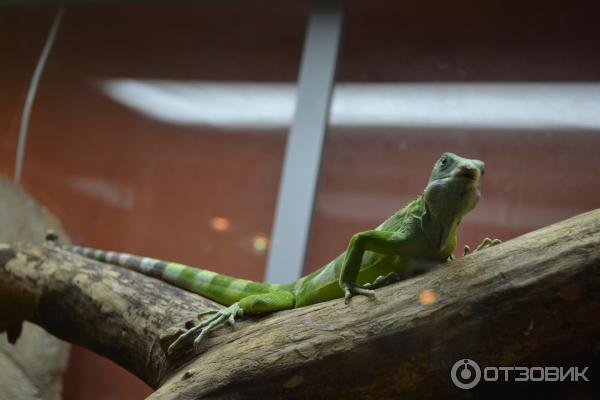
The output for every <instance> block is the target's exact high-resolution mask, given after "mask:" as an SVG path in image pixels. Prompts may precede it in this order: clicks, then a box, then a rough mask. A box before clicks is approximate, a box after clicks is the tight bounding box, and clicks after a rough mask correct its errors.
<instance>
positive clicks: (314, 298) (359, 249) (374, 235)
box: [67, 153, 499, 353]
mask: <svg viewBox="0 0 600 400" xmlns="http://www.w3.org/2000/svg"><path fill="white" fill-rule="evenodd" d="M483 172H484V163H483V162H482V161H479V160H470V159H466V158H462V157H459V156H457V155H456V154H452V153H444V154H443V155H442V156H441V157H440V159H439V160H438V161H437V162H436V163H435V165H434V167H433V171H432V173H431V176H430V178H429V182H428V184H427V186H426V187H425V190H424V192H423V194H421V195H420V196H418V197H417V198H416V199H415V200H413V201H412V202H411V203H409V204H408V205H406V206H405V207H404V208H402V209H400V210H399V211H398V212H396V213H395V214H394V215H392V216H391V217H390V218H388V219H387V220H386V221H384V222H383V223H382V224H381V225H379V226H378V227H377V228H375V229H374V230H369V231H364V232H360V233H357V234H355V235H354V236H353V237H352V239H351V240H350V244H349V245H348V248H347V249H346V251H345V252H344V253H342V254H340V255H339V256H338V257H337V258H336V259H334V260H333V261H331V262H330V263H328V264H327V265H325V266H323V267H321V268H320V269H318V270H316V271H315V272H313V273H311V274H308V275H306V276H304V277H302V278H300V279H299V280H297V281H296V282H292V283H290V284H287V285H279V284H269V283H259V282H253V281H249V280H244V279H237V278H233V277H229V276H225V275H220V274H217V273H215V272H211V271H207V270H203V269H199V268H194V267H190V266H186V265H182V264H177V263H171V262H166V261H161V260H156V259H152V258H148V257H137V256H134V255H131V254H124V253H115V252H106V251H102V250H94V249H88V248H82V247H77V246H67V248H69V249H70V250H73V251H75V252H78V253H80V254H82V255H84V256H86V257H90V258H94V259H97V260H99V261H105V262H109V263H113V264H117V265H121V266H124V267H127V268H130V269H133V270H135V271H138V272H141V273H143V274H146V275H150V276H153V277H156V278H158V279H161V280H164V281H166V282H169V283H171V284H173V285H175V286H178V287H180V288H182V289H186V290H189V291H191V292H194V293H197V294H199V295H201V296H204V297H208V298H209V299H212V300H214V301H216V302H218V303H220V304H223V305H225V306H228V307H227V308H225V309H222V310H219V311H215V312H209V313H210V314H214V315H212V316H211V317H209V318H206V319H204V320H203V321H202V322H201V323H200V324H199V325H197V326H196V327H193V328H191V329H189V330H187V331H183V332H182V334H181V335H180V336H179V337H178V338H177V339H176V340H175V341H174V342H173V343H172V344H171V346H170V347H169V350H168V351H169V353H172V352H173V350H175V349H176V348H178V347H180V346H181V345H182V344H183V343H185V341H186V339H188V338H190V337H193V338H194V350H195V351H196V352H197V351H199V349H200V346H199V345H200V343H201V341H202V339H203V338H204V336H205V335H206V334H207V333H208V332H209V331H211V330H213V329H214V328H215V327H216V326H218V325H220V324H222V323H225V322H227V323H230V324H233V323H234V321H235V319H236V318H237V317H240V316H242V315H252V314H262V313H268V312H273V311H279V310H287V309H292V308H297V307H303V306H307V305H310V304H314V303H319V302H323V301H327V300H332V299H337V298H342V297H343V298H345V301H346V303H348V301H349V300H350V298H351V297H352V296H353V295H356V294H361V295H367V296H373V295H374V292H373V289H375V288H377V287H380V286H384V285H387V284H389V283H391V282H394V281H398V280H402V279H406V278H408V277H410V276H413V275H415V274H418V273H422V272H425V271H426V270H427V269H429V268H430V267H428V266H432V265H434V264H437V263H439V262H443V261H446V260H448V259H449V258H451V257H452V254H453V252H454V250H455V248H456V242H457V239H456V232H457V229H458V225H459V224H460V221H461V219H462V218H463V216H464V215H465V214H466V213H467V212H469V211H470V210H472V209H473V208H474V207H475V205H476V204H477V202H478V200H479V188H480V184H481V177H482V175H483ZM497 243H499V241H498V240H493V241H492V240H490V239H486V240H484V242H483V243H482V244H481V245H480V246H478V247H477V249H476V250H480V249H482V248H485V247H488V246H491V245H494V244H497ZM468 252H470V250H469V249H468V248H465V254H467V253H468ZM209 313H206V314H209ZM203 315H205V314H203ZM203 315H201V316H203Z"/></svg>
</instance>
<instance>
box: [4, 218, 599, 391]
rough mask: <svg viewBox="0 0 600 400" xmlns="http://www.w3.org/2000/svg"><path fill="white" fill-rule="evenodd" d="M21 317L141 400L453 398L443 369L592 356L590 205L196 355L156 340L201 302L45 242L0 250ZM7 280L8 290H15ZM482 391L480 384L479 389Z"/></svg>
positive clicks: (247, 329) (594, 239)
mask: <svg viewBox="0 0 600 400" xmlns="http://www.w3.org/2000/svg"><path fill="white" fill-rule="evenodd" d="M7 287H9V288H13V290H12V295H13V296H16V297H18V296H21V297H26V298H27V297H28V298H31V299H33V300H30V301H26V302H24V303H26V304H32V320H33V321H34V322H35V323H37V324H39V325H41V326H43V327H44V328H45V329H47V330H48V331H50V332H52V333H53V334H55V335H57V336H59V337H61V338H64V339H67V340H69V341H72V342H76V343H78V344H82V345H84V346H86V347H88V348H90V349H92V350H94V351H96V352H98V353H100V354H103V355H105V356H107V357H109V358H111V359H112V360H114V361H116V362H118V363H119V364H121V365H123V366H124V367H125V368H127V369H129V370H130V371H132V372H133V373H135V374H137V375H138V376H140V377H141V378H142V379H144V380H145V381H146V382H148V383H149V384H150V385H152V386H153V387H155V388H158V389H157V391H156V392H155V393H154V394H153V395H151V396H150V398H151V399H153V400H157V399H161V400H162V399H199V398H210V399H220V398H227V399H246V398H248V399H250V398H266V399H268V398H344V397H346V398H350V397H351V398H373V399H382V398H405V397H408V398H411V397H420V398H421V397H440V396H450V397H452V396H453V395H454V396H456V395H458V394H459V390H458V389H456V388H455V387H454V386H453V385H452V383H451V382H450V368H451V366H452V365H453V364H454V363H455V362H456V361H457V360H460V359H463V358H471V359H474V360H476V361H477V362H478V363H479V364H480V365H482V366H486V365H487V366H502V365H556V364H557V363H560V362H561V361H565V360H583V359H586V357H588V358H589V357H593V356H594V354H596V355H597V353H598V351H599V349H600V344H599V342H598V340H599V338H600V319H599V318H598V317H597V316H598V315H600V210H595V211H592V212H589V213H586V214H582V215H580V216H577V217H574V218H571V219H569V220H566V221H563V222H561V223H558V224H555V225H552V226H550V227H547V228H544V229H540V230H538V231H535V232H532V233H529V234H527V235H524V236H521V237H519V238H516V239H513V240H511V241H508V242H506V243H503V244H501V245H499V246H496V247H494V248H491V249H487V250H484V251H481V252H478V253H475V254H472V255H469V256H467V257H465V258H462V259H459V260H456V261H453V262H450V263H447V264H445V265H444V266H443V267H441V268H439V269H437V270H435V271H433V272H431V273H428V274H426V275H422V276H420V277H417V278H414V279H411V280H407V281H404V282H400V283H398V284H394V285H391V286H388V287H385V288H382V289H379V290H378V291H377V296H376V298H375V299H369V298H365V297H355V298H353V299H352V301H351V303H350V304H349V305H345V304H344V302H343V301H342V300H338V301H331V302H327V303H321V304H316V305H314V306H310V307H304V308H300V309H297V310H291V311H285V312H279V313H274V314H271V315H268V316H264V317H261V318H253V319H251V320H247V321H244V322H242V323H240V324H238V325H237V326H236V329H231V328H229V327H223V328H222V329H220V330H218V331H217V332H214V333H213V334H212V335H210V336H209V337H208V338H207V340H206V341H205V343H204V347H205V350H204V352H203V353H202V354H200V355H198V356H197V357H194V358H191V359H189V358H188V359H187V360H188V361H186V362H185V363H184V364H182V362H183V361H184V360H185V357H186V356H187V355H177V357H176V358H175V359H171V360H170V359H168V358H167V357H165V355H164V352H163V351H162V347H161V338H162V342H163V343H166V342H168V341H169V336H168V333H169V332H170V331H171V332H172V328H173V327H175V326H183V325H184V324H185V322H186V321H190V320H192V319H193V316H194V314H195V313H197V312H199V311H201V310H202V309H203V308H204V307H209V306H211V304H210V303H209V302H207V301H205V300H203V299H201V298H200V297H198V296H195V295H192V294H189V293H186V292H183V291H181V290H178V289H176V288H172V287H170V286H169V285H166V284H163V283H161V282H159V281H156V280H154V279H151V278H146V277H142V276H140V275H139V274H136V273H133V272H130V271H127V270H124V269H122V268H118V267H111V266H107V265H103V264H99V263H95V262H93V261H87V260H84V259H82V258H79V257H77V256H75V255H69V254H67V253H65V252H63V251H62V250H60V249H56V248H53V247H51V246H46V247H44V248H39V247H35V246H28V245H12V246H9V245H4V246H2V247H1V248H0V291H2V290H6V288H7ZM15 288H16V289H15ZM482 390H485V387H483V389H482Z"/></svg>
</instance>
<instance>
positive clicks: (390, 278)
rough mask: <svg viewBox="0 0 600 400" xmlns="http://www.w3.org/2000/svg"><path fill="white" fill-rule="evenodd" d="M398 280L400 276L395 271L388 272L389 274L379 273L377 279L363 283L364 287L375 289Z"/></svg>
mask: <svg viewBox="0 0 600 400" xmlns="http://www.w3.org/2000/svg"><path fill="white" fill-rule="evenodd" d="M398 281H400V276H399V275H398V274H397V273H396V272H390V273H389V274H386V275H379V276H378V277H377V279H375V280H374V281H373V282H371V283H366V284H365V285H364V288H365V289H377V288H380V287H383V286H387V285H389V284H390V283H394V282H398Z"/></svg>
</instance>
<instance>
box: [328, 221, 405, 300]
mask: <svg viewBox="0 0 600 400" xmlns="http://www.w3.org/2000/svg"><path fill="white" fill-rule="evenodd" d="M406 243H407V240H406V237H404V236H403V235H400V234H398V233H397V232H388V231H376V230H373V231H365V232H360V233H357V234H355V235H354V236H352V240H350V244H349V245H348V249H347V250H346V257H345V259H344V263H343V265H342V271H341V273H340V279H339V283H340V287H341V288H342V290H343V291H344V300H345V302H346V304H348V302H349V301H350V298H351V297H352V296H353V295H355V294H362V295H365V296H374V295H375V292H374V291H373V290H371V289H370V288H371V287H373V288H374V287H379V286H382V285H381V283H382V281H381V280H379V278H378V279H376V280H375V282H373V284H371V285H370V287H368V286H360V285H357V284H356V278H357V277H358V273H359V272H360V267H361V264H362V258H363V255H364V253H365V251H368V250H369V251H374V252H376V253H381V254H388V255H395V254H400V253H402V252H403V251H404V250H405V245H406ZM382 279H384V280H387V279H391V278H390V277H382ZM378 281H379V282H378ZM373 285H375V286H373Z"/></svg>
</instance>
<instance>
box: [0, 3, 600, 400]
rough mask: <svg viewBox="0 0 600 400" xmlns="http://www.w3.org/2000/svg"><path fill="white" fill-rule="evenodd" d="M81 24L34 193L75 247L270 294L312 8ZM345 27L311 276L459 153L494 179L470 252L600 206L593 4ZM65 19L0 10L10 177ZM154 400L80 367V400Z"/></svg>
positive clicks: (407, 8) (128, 382) (141, 11)
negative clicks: (246, 282)
mask: <svg viewBox="0 0 600 400" xmlns="http://www.w3.org/2000/svg"><path fill="white" fill-rule="evenodd" d="M13 3H14V2H13ZM75 3H78V2H75ZM83 3H84V4H69V5H67V6H66V8H65V9H64V14H63V15H62V20H61V21H60V25H59V27H58V31H57V35H56V38H55V41H54V43H53V45H52V48H51V51H50V53H49V56H48V59H47V63H46V66H45V69H44V70H43V74H42V75H41V79H40V83H39V88H38V91H37V95H36V97H35V101H34V103H33V108H32V112H31V117H30V123H29V130H28V134H27V142H26V146H25V148H24V153H23V155H22V173H21V176H20V182H21V184H22V185H23V186H24V187H25V188H26V189H27V190H28V191H29V192H30V193H32V194H33V195H34V196H35V197H36V198H37V199H38V200H39V201H41V202H42V203H44V204H45V205H46V206H47V207H48V208H49V209H50V210H51V211H52V212H53V213H54V214H56V215H57V216H58V217H59V218H60V219H61V221H62V222H63V224H64V226H65V228H66V230H67V232H68V234H69V235H70V237H71V238H72V240H73V242H75V243H77V244H81V245H87V246H92V247H99V248H105V249H112V250H116V251H127V252H130V253H134V254H142V255H146V256H151V257H155V258H161V259H166V260H171V261H178V262H182V263H186V264H191V265H197V266H202V267H206V268H208V269H211V270H214V271H218V272H220V273H225V274H230V275H235V276H238V277H242V278H247V279H254V280H263V279H264V278H265V271H266V265H267V256H268V253H269V250H270V245H271V240H272V232H273V224H274V215H275V210H276V207H277V201H278V191H279V185H280V178H281V176H282V168H283V165H284V157H286V141H287V139H288V132H289V130H290V127H291V126H292V123H293V121H294V111H295V104H296V94H297V93H298V85H297V80H298V76H299V72H300V65H301V62H302V55H303V46H304V40H305V35H306V31H307V23H308V20H309V15H310V13H311V6H312V2H309V1H299V0H284V1H278V2H275V1H266V0H252V1H225V2H217V1H195V2H191V1H168V2H167V1H132V2H100V3H90V4H87V3H85V2H83ZM0 4H1V3H0ZM344 8H345V18H344V29H343V35H342V39H341V42H340V47H339V57H338V64H337V77H336V82H335V89H334V93H333V97H332V102H331V110H330V113H329V121H330V124H329V129H328V132H327V136H326V137H325V141H324V147H323V156H322V161H321V163H320V169H319V173H318V178H319V182H318V186H317V188H316V195H315V204H314V214H313V217H312V228H311V230H310V236H309V238H308V246H307V250H306V256H305V260H306V261H305V262H304V263H303V268H304V272H310V271H312V270H314V269H316V268H318V267H320V266H321V265H323V264H324V263H326V262H327V261H329V260H330V259H332V258H333V257H335V256H336V255H338V254H339V253H340V252H342V251H343V250H344V249H345V246H346V244H347V242H348V240H349V238H350V236H351V235H352V234H353V233H355V232H357V231H361V230H366V229H370V228H373V227H375V226H377V225H378V224H379V223H380V222H381V221H382V220H383V219H385V218H386V217H388V216H389V215H391V214H392V213H393V212H394V211H396V210H397V209H398V208H400V207H402V206H403V205H404V204H405V203H406V202H408V201H409V200H411V199H412V198H414V197H415V196H416V195H417V194H419V193H420V192H421V191H422V190H423V188H424V186H425V183H426V181H427V178H428V176H429V173H430V171H431V167H432V165H433V163H434V162H435V160H436V159H437V158H438V157H439V156H440V154H441V153H442V152H444V151H452V152H455V153H458V154H460V155H463V156H466V157H470V158H478V159H481V160H484V161H485V162H486V175H485V178H484V182H483V185H482V199H481V201H480V203H479V206H478V207H477V208H476V209H475V210H474V211H473V212H472V213H471V214H469V215H468V216H467V218H466V219H465V221H464V222H463V224H462V225H461V231H460V236H459V239H460V243H459V249H460V248H462V246H463V245H464V244H465V243H468V244H470V245H475V244H477V243H479V241H480V240H481V239H482V238H483V237H485V236H491V237H498V238H500V239H503V240H508V239H510V238H513V237H515V236H517V235H520V234H522V233H524V232H528V231H531V230H534V229H536V228H540V227H542V226H545V225H548V224H551V223H554V222H557V221H560V220H562V219H565V218H568V217H570V216H573V215H576V214H579V213H582V212H584V211H587V210H591V209H594V208H597V207H599V206H600V179H599V178H600V176H599V171H600V24H598V19H597V15H598V11H600V7H598V5H597V3H595V2H589V1H572V2H569V3H568V4H566V3H564V2H561V1H553V0H552V1H545V2H539V1H529V0H525V1H512V0H509V1H499V0H498V1H496V0H494V1H487V2H480V1H475V0H472V1H470V0H458V1H453V2H439V1H419V2H417V1H413V2H398V1H378V2H372V1H371V2H369V1H366V0H351V1H348V2H346V4H345V7H344ZM58 9H59V8H58V6H57V5H56V4H35V2H33V3H31V2H29V3H28V4H25V5H23V4H21V5H19V4H17V5H15V4H9V5H3V6H1V7H0V54H2V61H1V62H0V172H1V173H2V174H4V175H6V176H8V177H13V176H14V175H15V169H16V165H17V159H18V158H19V157H20V156H19V155H18V152H17V144H18V142H19V128H20V124H21V116H22V112H23V105H24V103H25V98H26V95H27V91H28V88H29V86H30V82H31V77H32V74H33V71H34V69H35V67H36V64H37V63H38V59H39V57H40V54H41V52H42V49H43V47H44V44H45V42H46V40H47V37H48V32H49V31H50V28H51V26H52V24H53V21H54V20H55V17H56V15H57V11H58ZM280 267H283V268H285V266H280ZM150 392H151V390H150V388H148V387H147V386H146V385H145V384H144V383H142V382H141V381H139V380H137V378H135V377H133V376H132V375H130V374H129V373H127V372H126V371H124V370H122V369H121V368H119V367H118V366H116V365H113V364H112V363H110V362H109V361H107V360H104V359H102V358H100V357H98V356H95V355H94V354H92V353H90V352H88V351H86V350H84V349H81V348H78V347H76V346H74V347H73V348H72V350H71V355H70V360H69V366H68V369H67V372H66V375H65V380H64V398H65V399H80V398H86V399H87V398H89V399H142V398H144V397H145V396H146V395H148V394H149V393H150Z"/></svg>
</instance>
